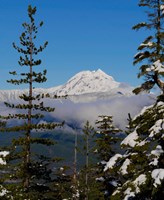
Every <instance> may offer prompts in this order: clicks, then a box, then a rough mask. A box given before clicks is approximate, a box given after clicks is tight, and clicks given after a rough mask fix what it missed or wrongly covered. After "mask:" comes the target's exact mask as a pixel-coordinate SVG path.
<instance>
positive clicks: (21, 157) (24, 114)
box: [0, 6, 61, 200]
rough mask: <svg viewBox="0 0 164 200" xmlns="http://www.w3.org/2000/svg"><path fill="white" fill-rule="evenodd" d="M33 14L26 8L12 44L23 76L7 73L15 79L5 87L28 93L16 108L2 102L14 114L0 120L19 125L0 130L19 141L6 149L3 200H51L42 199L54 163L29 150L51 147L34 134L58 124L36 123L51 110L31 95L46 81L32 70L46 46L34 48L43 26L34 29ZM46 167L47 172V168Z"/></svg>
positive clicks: (46, 192)
mask: <svg viewBox="0 0 164 200" xmlns="http://www.w3.org/2000/svg"><path fill="white" fill-rule="evenodd" d="M35 13H36V7H32V6H29V7H28V18H29V22H27V23H26V22H25V23H23V24H22V26H23V30H24V31H23V33H22V34H21V36H20V47H19V46H17V45H16V44H15V43H13V47H14V48H15V49H16V50H17V51H18V53H20V54H21V55H20V59H19V61H18V63H19V65H20V66H21V68H22V69H24V72H22V73H17V72H16V71H13V72H10V74H11V75H13V76H15V77H18V79H11V80H8V82H9V83H11V84H14V85H20V84H27V85H28V87H29V89H28V92H26V93H24V94H22V95H21V96H20V103H19V104H12V103H10V102H5V104H6V106H7V107H9V108H11V109H15V110H16V113H14V114H9V115H8V116H1V120H2V121H4V123H5V122H8V121H10V120H15V122H17V121H20V122H21V123H20V124H21V125H15V126H9V125H8V123H6V127H2V128H1V131H4V132H19V133H18V135H19V137H17V138H14V139H13V141H12V145H11V147H10V148H7V149H8V150H9V154H8V156H7V157H6V161H7V164H6V168H5V173H4V174H1V176H0V178H1V182H2V183H3V184H4V185H5V188H6V189H7V191H8V192H7V194H8V198H7V197H6V199H16V200H19V199H47V198H48V199H51V198H50V197H47V198H46V195H47V194H48V193H49V192H50V185H49V183H51V181H52V175H51V173H52V171H51V168H52V161H53V160H54V159H53V158H50V157H47V156H45V155H42V154H41V155H40V154H36V153H34V152H33V147H35V148H36V146H37V145H46V146H50V145H53V144H54V142H53V141H51V140H50V139H46V138H40V137H37V131H39V130H52V129H54V128H55V127H56V126H60V125H61V124H56V123H38V122H39V121H40V120H43V121H44V113H45V112H53V111H54V108H50V107H49V106H44V102H43V99H44V98H46V97H47V96H46V95H45V94H36V93H35V92H34V91H35V90H34V84H39V83H43V82H45V81H46V80H47V79H46V72H47V71H46V70H43V72H37V71H36V70H35V67H37V68H38V66H39V65H40V64H41V60H40V59H37V56H38V54H39V53H40V52H42V51H43V50H44V49H45V48H46V46H47V44H48V42H45V43H44V44H43V45H40V46H39V47H37V46H36V43H37V42H36V38H37V33H38V30H39V28H40V27H42V25H43V22H40V24H39V25H38V26H37V25H36V23H35V18H34V16H35ZM18 111H19V112H18ZM17 112H18V113H17ZM11 113H12V112H11ZM18 124H19V123H18ZM3 125H4V124H3ZM32 131H34V133H32ZM50 164H51V168H49V165H50ZM11 196H12V198H11ZM4 199H5V197H4Z"/></svg>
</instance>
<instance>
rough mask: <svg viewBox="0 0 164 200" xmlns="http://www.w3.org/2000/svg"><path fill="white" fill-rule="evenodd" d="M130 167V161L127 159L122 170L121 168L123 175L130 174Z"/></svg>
mask: <svg viewBox="0 0 164 200" xmlns="http://www.w3.org/2000/svg"><path fill="white" fill-rule="evenodd" d="M128 165H130V160H129V159H128V158H127V159H126V160H125V161H124V163H123V165H122V166H121V168H120V171H121V173H122V174H123V175H125V174H127V173H128V172H127V168H128Z"/></svg>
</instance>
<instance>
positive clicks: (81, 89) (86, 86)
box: [0, 69, 133, 101]
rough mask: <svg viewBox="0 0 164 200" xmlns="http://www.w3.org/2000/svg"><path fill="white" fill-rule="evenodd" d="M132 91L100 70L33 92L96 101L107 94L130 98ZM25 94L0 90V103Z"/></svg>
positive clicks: (129, 87) (79, 74)
mask: <svg viewBox="0 0 164 200" xmlns="http://www.w3.org/2000/svg"><path fill="white" fill-rule="evenodd" d="M132 89H133V88H132V87H131V86H129V85H127V84H125V83H119V82H116V81H115V80H114V78H113V77H112V76H109V75H107V74H106V73H104V72H103V71H102V70H100V69H98V70H97V71H82V72H79V73H77V74H76V75H75V76H73V77H72V78H71V79H69V80H68V81H67V83H65V84H64V85H61V86H57V87H52V88H48V89H44V88H36V89H34V90H33V92H34V93H49V94H50V95H51V96H53V95H58V96H63V95H69V96H76V97H77V96H78V97H79V95H85V96H83V97H85V98H87V95H88V94H89V96H92V98H91V99H90V100H92V99H93V100H95V97H96V99H98V97H99V96H102V95H103V96H104V95H105V96H106V94H107V96H111V95H112V96H115V95H126V96H129V95H131V94H132V92H131V91H132ZM23 92H28V90H0V101H6V100H11V99H12V100H14V99H18V97H19V96H20V95H21V94H22V93H23ZM93 94H95V95H93ZM99 94H101V95H99ZM110 94H111V95H110ZM93 96H94V97H93ZM72 99H73V98H72ZM83 99H84V98H83ZM88 100H89V99H88ZM90 100H89V101H90ZM86 101H87V99H86Z"/></svg>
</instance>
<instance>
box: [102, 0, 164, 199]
mask: <svg viewBox="0 0 164 200" xmlns="http://www.w3.org/2000/svg"><path fill="white" fill-rule="evenodd" d="M139 5H140V6H144V7H147V8H148V9H149V10H151V11H150V12H147V13H148V19H149V23H140V24H138V25H136V26H135V27H134V29H139V28H142V27H147V28H148V29H150V32H151V33H153V34H154V36H150V37H148V38H147V39H146V40H145V41H144V42H143V43H142V44H141V45H140V47H139V48H138V49H139V50H142V52H140V53H138V54H137V55H136V56H135V58H134V63H138V62H140V61H142V63H143V62H146V60H147V63H146V64H143V65H142V66H141V67H140V73H139V77H140V76H144V77H146V79H147V80H146V82H144V83H143V84H142V85H141V87H140V88H137V89H135V90H134V91H135V92H136V93H138V92H140V91H145V90H146V91H149V90H150V89H151V88H153V86H154V85H155V84H156V85H157V86H158V88H159V90H160V91H161V95H160V96H159V97H158V98H157V101H156V102H155V103H154V105H151V106H149V107H145V108H143V110H142V111H141V112H140V113H139V114H138V116H136V117H135V118H134V119H132V120H131V119H129V122H130V124H129V131H130V132H129V134H128V135H127V137H126V138H125V139H124V140H123V141H122V142H121V146H122V148H123V149H124V151H125V153H124V154H115V155H114V156H113V157H112V158H111V159H109V161H108V162H107V163H106V166H105V168H104V171H108V172H110V171H112V170H113V169H117V171H118V172H117V176H120V177H121V178H120V185H119V186H118V187H117V189H116V190H115V191H114V193H113V194H112V195H111V198H110V199H112V200H122V199H134V200H145V199H146V200H160V199H163V198H164V190H163V188H164V137H163V134H164V90H163V84H164V83H163V82H162V79H163V75H164V73H163V72H164V71H163V69H164V66H163V61H164V60H163V32H162V30H163V26H162V25H163V16H164V15H163V14H164V13H163V12H164V1H162V0H140V4H139ZM151 30H153V31H151Z"/></svg>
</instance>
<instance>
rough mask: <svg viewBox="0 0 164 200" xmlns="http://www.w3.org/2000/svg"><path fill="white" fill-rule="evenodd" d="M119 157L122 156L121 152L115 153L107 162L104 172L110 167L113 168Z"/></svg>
mask: <svg viewBox="0 0 164 200" xmlns="http://www.w3.org/2000/svg"><path fill="white" fill-rule="evenodd" d="M119 158H122V155H121V154H115V155H114V156H113V157H112V158H110V160H109V161H108V162H107V163H106V166H105V168H104V172H105V171H107V170H108V169H112V168H113V166H114V165H115V163H116V161H117V160H118V159H119Z"/></svg>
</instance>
